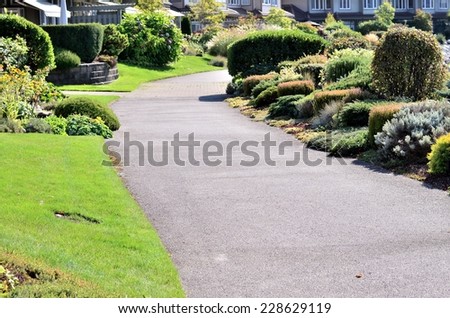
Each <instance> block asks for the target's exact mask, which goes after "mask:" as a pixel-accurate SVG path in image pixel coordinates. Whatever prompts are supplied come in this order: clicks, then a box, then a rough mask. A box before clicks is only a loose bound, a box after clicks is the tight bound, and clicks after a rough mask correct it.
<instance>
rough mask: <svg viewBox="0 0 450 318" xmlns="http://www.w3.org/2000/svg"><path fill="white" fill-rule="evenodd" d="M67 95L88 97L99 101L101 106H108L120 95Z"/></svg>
mask: <svg viewBox="0 0 450 318" xmlns="http://www.w3.org/2000/svg"><path fill="white" fill-rule="evenodd" d="M68 96H69V97H85V98H89V99H90V100H92V101H94V102H96V103H99V104H101V105H103V106H109V105H111V104H112V103H113V102H115V101H116V100H118V99H119V98H120V97H119V96H116V95H89V94H73V95H70V94H69V95H68Z"/></svg>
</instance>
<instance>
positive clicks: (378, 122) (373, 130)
mask: <svg viewBox="0 0 450 318" xmlns="http://www.w3.org/2000/svg"><path fill="white" fill-rule="evenodd" d="M402 106H403V105H402V104H397V103H394V104H388V105H382V106H375V107H373V108H372V109H371V110H370V113H369V133H368V135H367V140H368V143H369V145H370V146H374V145H375V135H376V134H378V133H379V132H381V131H382V130H383V126H384V124H385V123H386V122H387V121H389V120H391V119H392V118H394V114H396V113H397V112H398V111H399V110H400V109H401V108H402Z"/></svg>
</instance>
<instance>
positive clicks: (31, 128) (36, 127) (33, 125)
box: [25, 118, 52, 134]
mask: <svg viewBox="0 0 450 318" xmlns="http://www.w3.org/2000/svg"><path fill="white" fill-rule="evenodd" d="M25 131H26V132H27V133H41V134H49V133H51V132H52V128H51V127H50V125H49V124H48V123H47V122H46V121H45V120H44V119H42V118H31V119H30V120H29V121H28V123H27V124H26V125H25Z"/></svg>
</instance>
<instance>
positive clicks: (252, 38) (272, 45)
mask: <svg viewBox="0 0 450 318" xmlns="http://www.w3.org/2000/svg"><path fill="white" fill-rule="evenodd" d="M326 45H327V41H325V40H324V39H323V38H321V37H320V36H318V35H314V34H307V33H304V32H301V31H294V30H282V31H261V32H255V33H252V34H250V35H249V36H247V37H245V38H244V39H241V40H238V41H236V42H234V43H232V44H231V45H230V46H229V47H228V71H229V73H230V74H231V75H232V76H235V75H238V74H242V75H243V76H248V75H254V74H265V73H268V72H270V71H273V70H276V69H277V66H278V63H280V62H282V61H288V60H290V61H294V60H297V59H298V58H300V57H302V56H305V55H312V54H317V53H321V52H323V50H324V49H325V47H326Z"/></svg>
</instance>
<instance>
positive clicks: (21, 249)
mask: <svg viewBox="0 0 450 318" xmlns="http://www.w3.org/2000/svg"><path fill="white" fill-rule="evenodd" d="M102 145H103V140H102V139H101V138H99V137H67V136H56V135H43V134H0V153H1V154H2V155H1V156H0V167H2V169H1V173H0V189H1V191H0V202H1V204H0V264H5V263H9V265H8V266H9V268H10V269H11V268H18V271H19V269H22V270H23V269H24V268H28V269H30V268H33V270H29V272H30V273H31V274H30V275H31V276H36V275H35V274H33V273H35V272H40V273H41V274H40V275H38V276H39V277H38V278H39V279H40V282H41V284H33V285H26V284H21V285H19V286H18V287H17V289H16V292H17V296H21V297H38V296H51V297H63V296H78V297H95V296H103V297H183V296H184V292H183V290H182V288H181V284H180V281H179V277H178V274H177V271H176V269H175V267H174V266H173V264H172V262H171V259H170V257H169V255H168V254H167V252H166V250H165V249H164V247H163V246H162V244H161V242H160V240H159V238H158V235H157V233H156V232H155V230H154V229H153V228H152V226H151V225H150V223H149V222H148V221H147V219H146V217H145V216H144V214H143V212H142V210H141V209H140V208H139V206H138V205H137V204H136V203H135V201H134V200H133V199H132V198H131V196H130V194H129V193H128V191H127V189H126V188H125V187H124V186H123V184H122V182H121V180H120V178H119V177H118V176H117V173H116V171H115V170H114V168H113V167H106V166H103V165H102V160H105V159H106V158H107V156H106V155H104V154H103V152H102ZM55 212H59V213H64V214H66V216H67V214H72V216H73V217H74V219H75V220H71V219H69V218H67V217H56V216H55ZM77 214H79V215H78V216H77ZM80 215H81V216H80ZM83 216H84V217H86V218H88V219H83ZM87 220H91V221H92V220H96V221H98V222H100V223H98V224H97V223H92V222H88V221H87ZM55 272H57V273H58V274H55Z"/></svg>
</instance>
